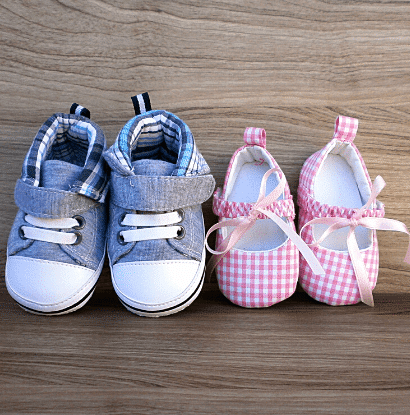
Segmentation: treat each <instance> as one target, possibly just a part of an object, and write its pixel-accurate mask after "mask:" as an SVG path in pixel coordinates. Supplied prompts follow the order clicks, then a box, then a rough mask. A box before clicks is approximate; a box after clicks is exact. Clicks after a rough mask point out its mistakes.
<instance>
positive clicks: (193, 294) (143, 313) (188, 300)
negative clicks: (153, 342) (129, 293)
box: [110, 254, 205, 317]
mask: <svg viewBox="0 0 410 415" xmlns="http://www.w3.org/2000/svg"><path fill="white" fill-rule="evenodd" d="M110 267H111V266H110ZM198 273H199V274H200V275H201V277H200V281H199V284H198V285H197V286H196V287H195V288H194V289H193V290H190V292H189V293H188V294H186V295H185V296H184V297H185V298H184V300H182V301H181V302H180V303H178V304H176V305H173V306H172V307H167V308H164V309H158V310H152V311H151V310H144V309H142V308H137V307H135V306H133V305H131V304H129V303H127V302H126V300H125V299H124V298H123V297H121V294H120V293H119V292H118V291H117V288H116V285H115V283H114V280H113V281H112V282H113V287H114V290H115V293H116V294H117V297H118V299H119V300H120V302H121V304H122V305H123V306H124V307H125V308H126V309H127V310H128V311H130V312H131V313H133V314H137V315H138V316H140V317H162V316H168V315H171V314H175V313H178V312H179V311H182V310H184V309H185V308H186V307H188V306H189V305H190V304H192V303H193V301H194V300H195V299H196V298H197V297H198V295H199V293H200V292H201V290H202V287H203V284H204V279H205V254H203V257H202V261H201V263H200V266H199V269H198V271H197V274H198ZM111 275H113V274H112V268H111ZM187 296H188V297H187Z"/></svg>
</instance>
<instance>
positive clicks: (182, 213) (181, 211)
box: [177, 209, 185, 223]
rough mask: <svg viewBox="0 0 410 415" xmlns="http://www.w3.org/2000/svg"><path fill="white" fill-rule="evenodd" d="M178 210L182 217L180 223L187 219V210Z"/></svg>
mask: <svg viewBox="0 0 410 415" xmlns="http://www.w3.org/2000/svg"><path fill="white" fill-rule="evenodd" d="M177 212H178V213H179V216H180V218H181V219H180V220H179V222H178V223H181V222H183V221H184V219H185V210H184V209H177Z"/></svg>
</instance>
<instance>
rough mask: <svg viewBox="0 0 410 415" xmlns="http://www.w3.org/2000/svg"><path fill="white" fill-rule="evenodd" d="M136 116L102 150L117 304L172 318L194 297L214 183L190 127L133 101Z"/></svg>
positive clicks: (141, 99) (141, 98) (145, 100)
mask: <svg viewBox="0 0 410 415" xmlns="http://www.w3.org/2000/svg"><path fill="white" fill-rule="evenodd" d="M133 103H134V109H135V113H136V116H135V117H134V118H132V119H131V120H129V121H128V122H127V123H126V124H125V126H124V127H123V128H122V130H121V131H120V133H119V134H118V137H117V139H116V141H115V143H114V145H113V146H112V147H111V148H109V149H108V150H107V151H106V152H105V153H104V157H105V158H106V160H107V162H108V164H109V165H110V167H111V169H112V171H111V184H110V195H111V198H110V219H109V230H108V255H109V259H110V266H111V276H112V283H113V286H114V289H115V292H116V293H117V295H118V298H119V300H120V301H121V303H122V304H123V305H124V306H125V307H126V308H127V309H128V310H129V311H131V312H133V313H135V314H138V315H140V316H149V317H158V316H163V315H168V314H173V313H176V312H178V311H180V310H182V309H184V308H185V307H187V306H188V305H189V304H191V303H192V302H193V301H194V299H195V298H196V297H197V296H198V294H199V292H200V290H201V288H202V284H203V274H204V268H205V252H204V237H205V230H204V222H203V216H202V208H201V203H203V202H205V201H206V200H207V199H209V198H210V197H211V195H212V192H213V190H214V186H215V181H214V179H213V177H212V175H211V174H210V170H209V167H208V165H207V163H206V162H205V160H204V158H203V157H202V155H201V154H200V153H199V151H198V149H197V147H196V145H195V142H194V138H193V136H192V133H191V131H190V130H189V128H188V126H187V125H186V124H185V123H184V122H183V121H181V120H180V119H179V118H178V117H176V116H175V115H173V114H171V113H169V112H166V111H158V110H155V111H154V110H151V105H150V101H149V96H148V94H147V93H144V94H141V95H137V96H136V97H134V98H133Z"/></svg>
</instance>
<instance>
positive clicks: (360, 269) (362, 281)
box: [300, 176, 410, 307]
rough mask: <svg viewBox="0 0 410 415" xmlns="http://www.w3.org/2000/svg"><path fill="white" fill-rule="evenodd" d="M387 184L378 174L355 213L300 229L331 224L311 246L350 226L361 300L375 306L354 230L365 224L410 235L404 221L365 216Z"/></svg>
mask: <svg viewBox="0 0 410 415" xmlns="http://www.w3.org/2000/svg"><path fill="white" fill-rule="evenodd" d="M385 185H386V183H385V181H384V180H383V178H382V177H381V176H377V177H376V179H375V181H374V183H373V186H372V191H371V194H370V197H369V200H368V201H367V203H366V204H365V205H364V206H363V207H361V208H360V209H358V210H357V211H356V212H355V214H354V215H353V216H352V217H351V218H350V219H346V218H340V217H331V218H329V217H325V218H315V219H312V220H311V221H309V222H307V223H306V224H305V225H304V226H303V228H302V229H301V230H300V234H302V232H303V230H304V229H305V227H306V226H309V225H313V224H324V225H330V226H329V228H327V229H326V231H325V232H324V233H323V234H322V236H321V237H320V238H319V239H318V240H317V241H316V240H314V242H313V243H312V244H310V246H311V247H317V246H319V244H320V243H321V242H323V241H324V240H325V239H326V238H327V237H328V236H329V235H330V234H331V233H332V232H334V231H335V230H337V229H340V228H345V227H349V228H350V229H349V233H348V234H347V248H348V252H349V256H350V259H351V261H352V264H353V269H354V272H355V274H356V280H357V285H358V287H359V292H360V298H361V300H362V301H363V302H364V303H365V304H367V305H369V306H371V307H373V306H374V301H373V294H372V290H371V287H370V282H369V277H368V275H367V270H366V266H365V264H364V261H363V258H362V256H361V254H360V250H359V246H358V244H357V240H356V236H355V233H354V230H355V229H356V227H357V226H363V227H365V228H368V229H373V230H385V231H395V232H404V233H407V234H408V235H409V236H410V233H409V231H408V229H407V227H406V225H405V224H404V223H402V222H399V221H397V220H394V219H385V218H374V217H363V212H364V211H365V210H366V209H369V207H370V205H371V204H372V203H373V202H374V201H375V200H376V197H377V196H378V194H379V193H380V192H381V191H382V189H383V188H384V186H385ZM404 261H405V262H407V263H409V264H410V244H409V247H408V249H407V254H406V256H405V258H404Z"/></svg>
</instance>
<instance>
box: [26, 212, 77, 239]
mask: <svg viewBox="0 0 410 415" xmlns="http://www.w3.org/2000/svg"><path fill="white" fill-rule="evenodd" d="M24 220H25V221H26V222H27V223H29V224H30V225H33V226H36V227H33V226H25V225H23V226H21V227H20V229H19V233H20V236H21V237H22V238H23V239H34V240H37V241H43V242H51V243H56V244H64V245H75V244H78V243H80V242H81V239H82V236H81V233H80V232H79V231H78V229H81V228H83V227H84V224H85V221H84V218H83V217H81V216H74V217H73V218H61V219H48V218H37V217H35V216H31V215H26V216H25V217H24ZM52 229H74V230H75V231H74V232H72V231H71V232H60V231H57V230H52Z"/></svg>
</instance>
